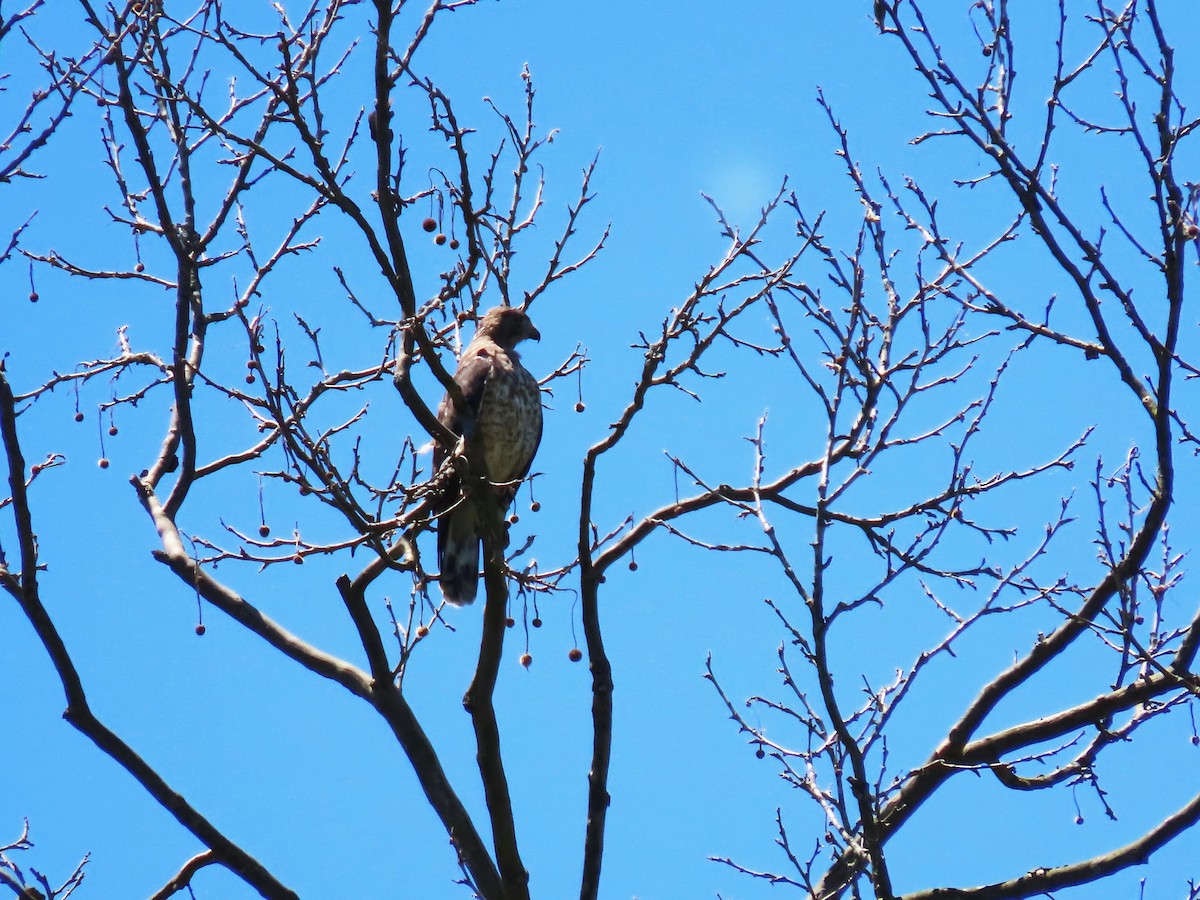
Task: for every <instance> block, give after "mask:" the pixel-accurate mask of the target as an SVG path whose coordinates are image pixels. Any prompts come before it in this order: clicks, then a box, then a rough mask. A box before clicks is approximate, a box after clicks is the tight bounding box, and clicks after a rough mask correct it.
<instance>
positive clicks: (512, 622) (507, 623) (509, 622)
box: [504, 616, 517, 628]
mask: <svg viewBox="0 0 1200 900" xmlns="http://www.w3.org/2000/svg"><path fill="white" fill-rule="evenodd" d="M516 624H517V622H516V619H514V618H513V617H512V616H509V617H508V618H507V619H505V620H504V627H505V628H512V627H513V626H514V625H516Z"/></svg>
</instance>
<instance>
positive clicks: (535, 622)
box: [529, 616, 542, 628]
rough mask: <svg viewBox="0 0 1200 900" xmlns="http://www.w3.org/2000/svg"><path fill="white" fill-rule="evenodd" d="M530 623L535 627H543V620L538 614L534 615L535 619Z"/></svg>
mask: <svg viewBox="0 0 1200 900" xmlns="http://www.w3.org/2000/svg"><path fill="white" fill-rule="evenodd" d="M529 624H530V625H532V626H533V627H534V628H541V627H542V620H541V619H539V618H538V617H537V616H534V617H533V621H532V622H530V623H529Z"/></svg>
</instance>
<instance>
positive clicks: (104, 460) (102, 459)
mask: <svg viewBox="0 0 1200 900" xmlns="http://www.w3.org/2000/svg"><path fill="white" fill-rule="evenodd" d="M96 465H98V466H99V467H100V468H102V469H107V468H108V458H107V457H104V456H102V457H100V460H99V461H98V462H97V463H96Z"/></svg>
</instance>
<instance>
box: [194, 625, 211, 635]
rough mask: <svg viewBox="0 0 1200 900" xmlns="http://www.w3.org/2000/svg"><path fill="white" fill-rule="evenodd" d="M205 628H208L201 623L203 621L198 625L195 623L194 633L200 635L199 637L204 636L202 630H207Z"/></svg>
mask: <svg viewBox="0 0 1200 900" xmlns="http://www.w3.org/2000/svg"><path fill="white" fill-rule="evenodd" d="M207 630H208V629H207V628H205V627H204V623H203V622H201V623H200V624H199V625H197V626H196V634H197V635H200V636H201V637H203V636H204V632H205V631H207Z"/></svg>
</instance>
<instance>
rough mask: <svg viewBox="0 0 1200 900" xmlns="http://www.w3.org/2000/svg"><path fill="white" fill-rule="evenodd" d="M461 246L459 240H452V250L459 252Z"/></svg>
mask: <svg viewBox="0 0 1200 900" xmlns="http://www.w3.org/2000/svg"><path fill="white" fill-rule="evenodd" d="M460 246H461V245H460V244H459V243H458V238H450V249H451V250H457V249H458V248H459V247H460Z"/></svg>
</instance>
